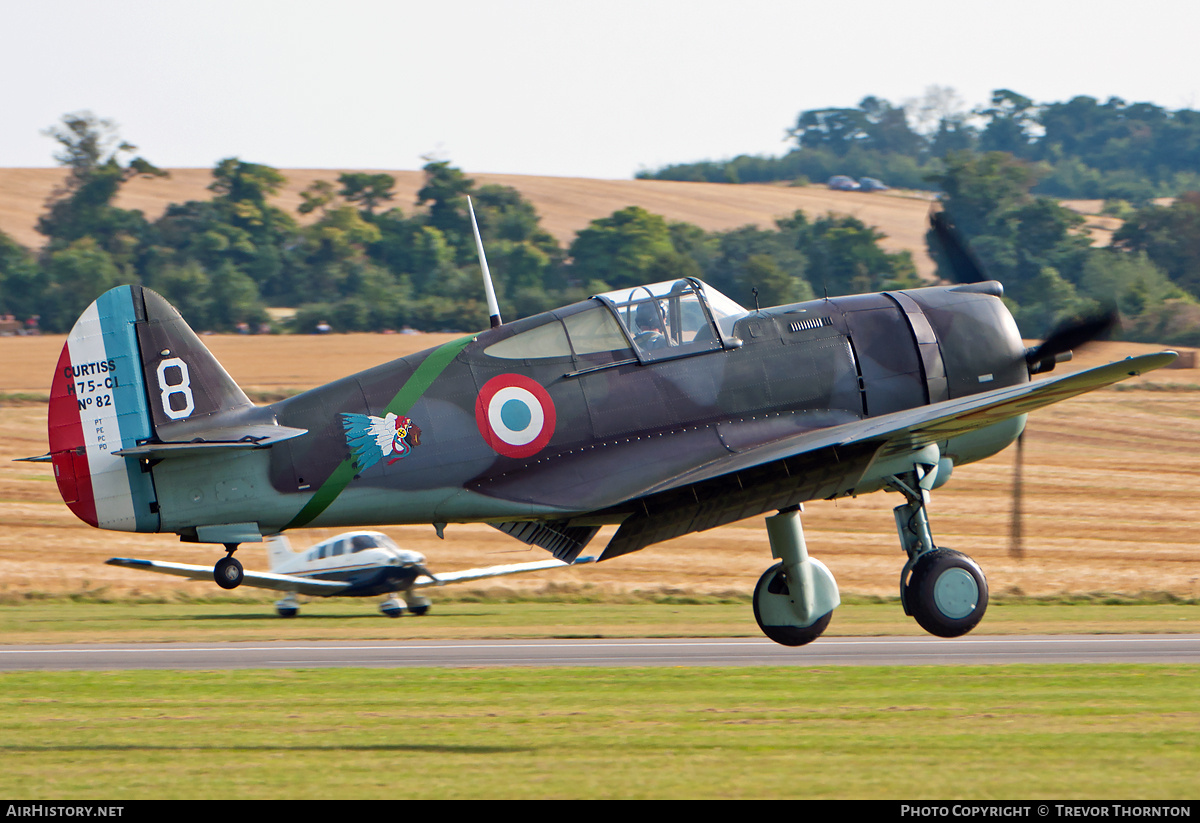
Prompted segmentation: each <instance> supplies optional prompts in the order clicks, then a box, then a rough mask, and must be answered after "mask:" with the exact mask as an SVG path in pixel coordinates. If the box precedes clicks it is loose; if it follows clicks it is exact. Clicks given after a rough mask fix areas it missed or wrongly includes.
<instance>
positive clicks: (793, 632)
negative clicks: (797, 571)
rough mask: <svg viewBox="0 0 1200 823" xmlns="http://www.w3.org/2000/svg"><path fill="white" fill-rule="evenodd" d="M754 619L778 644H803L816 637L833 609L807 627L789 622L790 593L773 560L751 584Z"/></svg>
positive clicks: (825, 624)
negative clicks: (772, 564) (772, 563)
mask: <svg viewBox="0 0 1200 823" xmlns="http://www.w3.org/2000/svg"><path fill="white" fill-rule="evenodd" d="M754 619H755V621H756V622H757V623H758V627H759V628H760V629H762V633H763V634H765V635H766V636H767V637H768V638H770V639H771V640H774V641H775V642H776V643H778V644H780V645H781V646H803V645H805V644H806V643H811V642H813V641H814V640H816V639H817V638H818V637H820V636H821V635H822V634H823V633H824V632H825V629H826V628H828V627H829V621H831V620H832V619H833V612H832V611H828V612H826V613H825V614H824V615H822V616H821V617H818V618H817V620H816V622H814V623H812V624H811V625H809V626H796V625H791V624H792V623H794V622H795V621H796V618H795V617H794V616H792V596H791V592H790V590H789V589H788V584H787V574H786V573H785V572H784V570H783V564H782V563H776V564H775V565H774V566H772V567H771V568H769V569H767V570H766V571H765V572H763V575H762V577H760V578H759V579H758V585H756V586H755V587H754Z"/></svg>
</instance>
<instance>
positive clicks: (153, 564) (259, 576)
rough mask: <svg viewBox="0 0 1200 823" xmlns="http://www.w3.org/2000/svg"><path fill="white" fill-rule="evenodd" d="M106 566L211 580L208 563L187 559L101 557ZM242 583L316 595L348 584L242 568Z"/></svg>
mask: <svg viewBox="0 0 1200 823" xmlns="http://www.w3.org/2000/svg"><path fill="white" fill-rule="evenodd" d="M104 562H105V563H106V564H107V565H109V566H124V567H125V568H128V569H140V570H142V571H147V572H158V573H159V574H171V575H175V576H176V577H187V578H189V579H191V580H207V581H209V582H212V579H213V570H212V566H193V565H189V564H187V563H165V562H162V561H159V560H137V559H135V558H132V557H110V558H109V559H108V560H105V561H104ZM242 585H243V586H253V587H255V588H258V589H274V590H275V591H278V592H295V593H296V594H307V595H313V596H316V597H329V596H330V595H335V594H337V593H338V592H341V591H344V590H345V589H346V588H348V584H346V583H339V582H335V581H331V580H310V579H309V578H307V577H297V576H295V575H290V574H271V573H270V572H252V571H247V572H245V576H244V577H243V578H242Z"/></svg>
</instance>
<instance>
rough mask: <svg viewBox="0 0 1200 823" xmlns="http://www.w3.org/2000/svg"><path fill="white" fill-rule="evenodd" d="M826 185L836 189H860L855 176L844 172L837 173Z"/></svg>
mask: <svg viewBox="0 0 1200 823" xmlns="http://www.w3.org/2000/svg"><path fill="white" fill-rule="evenodd" d="M825 185H826V186H828V187H829V188H831V189H833V190H834V191H858V183H856V182H854V178H853V177H847V176H846V175H844V174H835V175H834V176H833V177H830V178H829V182H827V183H826V184H825Z"/></svg>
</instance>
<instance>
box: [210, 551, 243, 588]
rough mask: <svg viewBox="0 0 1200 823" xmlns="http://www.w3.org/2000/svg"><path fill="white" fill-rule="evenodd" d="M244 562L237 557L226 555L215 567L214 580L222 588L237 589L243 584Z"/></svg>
mask: <svg viewBox="0 0 1200 823" xmlns="http://www.w3.org/2000/svg"><path fill="white" fill-rule="evenodd" d="M242 575H243V572H242V564H241V563H240V562H238V560H237V558H235V557H233V556H231V555H226V556H225V557H222V558H221V559H220V560H218V561H217V565H215V566H214V567H213V580H215V581H217V585H218V586H220V587H221V588H222V589H236V588H237V587H238V586H240V585H242Z"/></svg>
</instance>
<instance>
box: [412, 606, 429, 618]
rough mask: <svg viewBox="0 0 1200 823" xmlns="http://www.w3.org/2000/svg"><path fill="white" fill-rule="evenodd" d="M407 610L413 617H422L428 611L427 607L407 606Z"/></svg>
mask: <svg viewBox="0 0 1200 823" xmlns="http://www.w3.org/2000/svg"><path fill="white" fill-rule="evenodd" d="M408 610H409V611H410V612H412V613H413V614H414V615H415V616H417V617H420V616H421V615H423V614H425V613H426V612H428V611H429V607H428V606H409V607H408Z"/></svg>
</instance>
